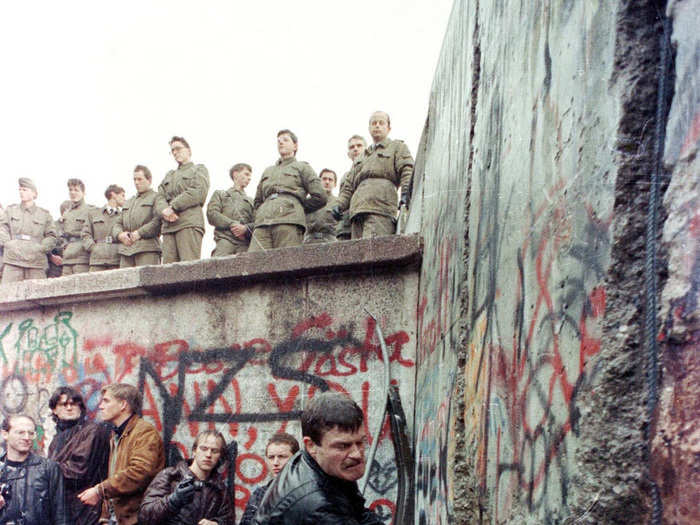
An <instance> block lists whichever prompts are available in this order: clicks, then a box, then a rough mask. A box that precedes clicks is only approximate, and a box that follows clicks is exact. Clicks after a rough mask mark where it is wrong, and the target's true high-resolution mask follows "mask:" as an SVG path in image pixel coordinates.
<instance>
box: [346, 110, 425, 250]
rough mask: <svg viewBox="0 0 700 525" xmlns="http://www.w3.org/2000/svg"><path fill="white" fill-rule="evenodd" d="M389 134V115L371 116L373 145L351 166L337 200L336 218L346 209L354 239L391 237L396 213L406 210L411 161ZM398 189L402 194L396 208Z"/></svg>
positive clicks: (379, 112)
mask: <svg viewBox="0 0 700 525" xmlns="http://www.w3.org/2000/svg"><path fill="white" fill-rule="evenodd" d="M390 131H391V120H390V118H389V115H388V114H387V113H386V112H384V111H375V112H374V113H372V115H371V116H370V118H369V132H370V135H371V136H372V140H373V141H374V144H372V145H371V146H370V147H369V148H368V149H367V151H366V153H365V155H364V156H362V157H361V158H359V159H357V160H356V161H355V162H354V164H353V167H352V170H350V175H349V176H348V183H347V184H346V185H345V186H344V187H343V188H342V190H341V192H340V195H339V196H338V205H337V206H336V208H334V211H335V215H336V217H338V218H340V216H341V214H342V212H344V211H345V210H347V209H349V211H350V220H351V221H352V238H353V239H362V238H369V237H377V236H381V235H392V234H393V233H395V231H396V214H397V211H398V209H400V208H401V207H402V206H408V201H409V191H410V188H411V180H412V178H413V157H412V156H411V153H410V152H409V151H408V148H407V147H406V144H404V143H403V142H402V141H400V140H391V139H389V132H390ZM397 188H400V191H401V199H400V201H398V205H397V195H396V190H397Z"/></svg>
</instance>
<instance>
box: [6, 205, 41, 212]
mask: <svg viewBox="0 0 700 525" xmlns="http://www.w3.org/2000/svg"><path fill="white" fill-rule="evenodd" d="M17 208H19V204H9V205H8V206H7V208H5V210H7V211H9V210H15V209H17ZM37 208H38V206H37ZM40 209H42V210H43V208H40Z"/></svg>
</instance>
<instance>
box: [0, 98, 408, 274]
mask: <svg viewBox="0 0 700 525" xmlns="http://www.w3.org/2000/svg"><path fill="white" fill-rule="evenodd" d="M390 130H391V121H390V118H389V115H388V114H387V113H385V112H383V111H377V112H374V113H372V115H371V116H370V119H369V133H370V135H371V137H372V145H370V146H369V147H367V144H366V142H365V140H364V138H363V137H361V136H360V135H353V136H352V137H350V139H349V140H348V157H349V158H350V159H351V161H352V167H351V169H350V170H349V171H348V172H347V173H345V175H344V176H343V177H342V179H341V181H340V187H339V192H338V197H337V198H336V197H334V196H333V194H332V190H333V189H334V188H335V186H336V184H337V182H338V180H337V179H338V177H337V175H336V173H335V172H334V171H333V170H330V169H323V170H321V172H320V174H319V175H316V173H315V172H314V170H313V169H312V168H311V166H310V165H309V164H308V163H306V162H303V161H298V160H297V159H296V153H297V150H298V145H299V141H298V138H297V136H296V135H295V134H294V133H293V132H292V131H290V130H288V129H284V130H281V131H279V132H278V133H277V150H278V152H279V159H278V160H277V161H276V162H275V164H273V165H272V166H270V167H268V168H266V169H265V170H264V171H263V173H262V176H261V179H260V182H259V184H258V187H257V190H256V192H255V197H254V198H253V199H251V198H250V197H249V196H248V195H247V194H246V192H245V190H246V187H247V185H248V184H249V183H250V180H251V175H252V171H253V169H252V167H251V166H250V165H249V164H246V163H238V164H235V165H234V166H233V167H232V168H231V169H230V171H229V175H230V177H231V179H232V182H233V186H232V187H230V188H229V189H227V190H217V191H214V192H213V194H212V195H211V198H210V199H209V202H208V204H207V196H208V194H209V173H208V171H207V168H206V167H205V166H204V165H203V164H195V163H193V162H192V149H191V148H190V145H189V143H188V142H187V140H186V139H185V138H184V137H179V136H175V137H172V138H171V139H170V141H169V144H170V151H171V153H172V156H173V158H174V160H175V162H176V163H177V167H176V168H175V169H173V170H171V171H169V172H168V173H167V174H166V175H165V177H164V178H163V180H162V181H161V183H160V184H159V185H158V188H157V190H154V189H152V187H151V185H152V182H153V176H152V174H151V172H150V170H149V169H148V167H146V166H144V165H137V166H136V167H135V168H134V173H133V178H134V186H135V189H136V194H135V195H134V196H132V197H131V198H129V199H127V198H126V191H125V190H124V188H122V187H120V186H118V185H116V184H110V185H109V186H108V187H107V189H106V190H105V193H104V195H105V201H106V202H105V204H104V205H102V206H101V207H98V206H93V205H90V204H88V203H86V202H85V183H84V182H83V181H82V180H80V179H69V180H68V182H67V186H68V197H69V199H68V200H67V201H65V202H64V203H63V204H62V205H61V207H60V217H59V218H58V219H57V220H54V219H53V217H52V216H51V214H50V213H49V212H48V211H47V210H45V209H43V208H40V207H39V206H37V205H36V204H35V202H34V201H35V199H36V197H37V195H38V188H37V186H36V184H35V182H34V181H32V180H31V179H29V178H26V177H22V178H20V179H19V181H18V184H19V197H20V203H19V204H13V205H10V206H7V207H6V208H5V209H4V210H2V208H1V207H0V250H1V251H2V253H0V256H1V257H2V260H1V261H0V263H1V266H0V267H1V268H2V270H1V271H2V281H1V282H2V283H3V284H4V283H10V282H17V281H23V280H27V279H42V278H46V277H47V276H48V277H59V276H62V275H72V274H76V273H82V272H96V271H103V270H110V269H114V268H127V267H133V266H143V265H149V264H160V263H161V262H162V263H163V264H167V263H172V262H178V261H188V260H196V259H199V258H200V257H201V249H202V239H203V236H204V226H205V224H204V216H205V204H206V218H207V220H208V222H209V224H211V225H212V226H214V240H215V242H216V247H215V249H214V251H213V252H212V257H223V256H233V255H236V254H239V253H241V252H245V251H264V250H269V249H274V248H284V247H290V246H298V245H300V244H302V243H320V242H335V241H336V240H347V239H361V238H369V237H375V236H381V235H391V234H394V233H395V232H396V222H397V214H398V212H399V210H400V209H401V208H402V207H408V204H409V195H410V188H411V183H412V177H413V157H412V156H411V153H410V152H409V150H408V148H407V147H406V145H405V144H404V143H403V142H402V141H400V140H392V139H389V132H390ZM397 190H398V191H397Z"/></svg>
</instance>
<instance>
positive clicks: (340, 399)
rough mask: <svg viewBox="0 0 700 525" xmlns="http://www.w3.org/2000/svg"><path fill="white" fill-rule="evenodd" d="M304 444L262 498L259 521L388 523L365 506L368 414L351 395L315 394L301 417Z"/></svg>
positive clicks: (276, 524)
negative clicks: (362, 480)
mask: <svg viewBox="0 0 700 525" xmlns="http://www.w3.org/2000/svg"><path fill="white" fill-rule="evenodd" d="M301 432H302V436H303V438H304V449H303V450H302V451H301V452H299V453H297V454H296V455H295V456H294V457H292V459H290V460H289V462H288V463H287V465H286V466H285V468H284V469H283V470H282V472H280V474H279V475H278V476H277V477H276V478H275V480H274V481H273V482H272V485H270V488H269V489H268V490H267V493H266V494H265V497H264V498H263V501H262V503H261V504H260V508H259V509H258V512H257V514H256V515H255V519H254V520H253V523H254V524H255V525H323V524H328V525H330V524H336V525H339V524H342V525H383V523H384V522H383V521H382V520H381V519H379V516H377V515H376V514H375V513H374V512H372V511H371V510H369V509H367V508H366V507H365V499H364V498H363V497H362V494H360V491H359V490H358V488H357V480H358V479H360V478H361V477H362V475H363V474H364V472H365V446H366V433H365V428H364V425H363V415H362V410H361V409H360V407H358V406H357V403H355V402H354V401H353V400H352V399H350V398H349V397H348V396H345V395H342V394H339V393H336V392H326V393H324V394H320V395H316V396H315V397H314V398H313V399H312V400H311V402H310V403H309V405H308V407H307V408H306V410H304V413H303V414H302V416H301Z"/></svg>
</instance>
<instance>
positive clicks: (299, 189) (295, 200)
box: [248, 129, 326, 252]
mask: <svg viewBox="0 0 700 525" xmlns="http://www.w3.org/2000/svg"><path fill="white" fill-rule="evenodd" d="M297 149H298V140H297V136H296V135H295V134H294V133H292V132H291V131H290V130H288V129H283V130H281V131H279V132H278V133H277V151H278V152H279V154H280V158H279V160H278V161H277V162H276V163H275V164H274V165H273V166H270V167H269V168H267V169H266V170H265V171H264V172H263V174H262V178H261V179H260V183H259V184H258V189H257V191H256V193H255V201H254V202H253V204H254V206H255V230H254V231H253V237H252V239H251V241H250V248H249V249H248V250H249V251H251V252H255V251H265V250H269V249H271V248H285V247H288V246H299V245H300V244H301V243H302V241H303V239H304V230H305V228H306V218H305V215H304V214H305V213H309V212H312V211H316V210H318V209H319V208H321V207H323V205H324V204H326V192H325V191H324V190H323V186H321V180H320V179H319V178H318V177H317V176H316V173H314V170H313V168H312V167H311V166H310V165H309V164H308V163H306V162H300V161H298V160H297V159H296V153H297Z"/></svg>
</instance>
